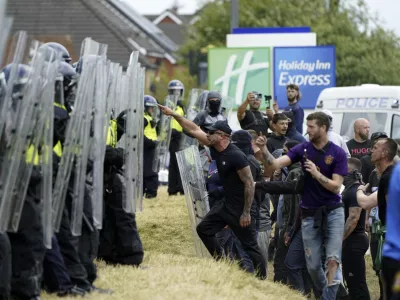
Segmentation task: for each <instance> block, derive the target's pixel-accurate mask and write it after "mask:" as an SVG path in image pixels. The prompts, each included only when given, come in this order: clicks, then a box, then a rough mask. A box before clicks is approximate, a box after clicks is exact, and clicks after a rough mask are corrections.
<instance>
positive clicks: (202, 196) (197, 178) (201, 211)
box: [176, 146, 210, 257]
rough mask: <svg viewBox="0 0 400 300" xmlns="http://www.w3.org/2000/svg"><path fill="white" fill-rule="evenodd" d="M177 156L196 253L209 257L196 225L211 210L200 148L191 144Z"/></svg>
mask: <svg viewBox="0 0 400 300" xmlns="http://www.w3.org/2000/svg"><path fill="white" fill-rule="evenodd" d="M176 158H177V161H178V166H179V172H180V174H181V178H182V185H183V189H184V191H185V200H186V205H187V208H188V214H189V219H190V225H191V228H192V233H193V239H194V246H195V249H196V254H197V256H199V257H209V253H208V251H207V249H206V248H205V246H204V244H203V243H202V241H201V240H200V238H199V236H198V235H197V232H196V226H197V225H198V224H199V223H200V221H201V220H202V219H203V218H204V216H205V215H206V214H207V213H208V211H209V210H210V207H209V203H208V194H207V190H206V184H205V181H204V176H203V172H202V170H201V161H200V154H199V150H198V148H197V147H196V146H190V147H188V148H186V149H184V150H182V151H179V152H177V153H176Z"/></svg>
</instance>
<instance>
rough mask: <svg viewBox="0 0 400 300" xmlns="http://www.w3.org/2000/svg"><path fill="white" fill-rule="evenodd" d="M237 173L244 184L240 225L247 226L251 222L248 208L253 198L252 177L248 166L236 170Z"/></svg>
mask: <svg viewBox="0 0 400 300" xmlns="http://www.w3.org/2000/svg"><path fill="white" fill-rule="evenodd" d="M237 173H238V175H239V177H240V180H242V182H243V184H244V207H243V213H242V215H241V216H240V226H242V227H247V226H249V225H250V223H251V217H250V209H251V204H252V203H253V199H254V179H253V175H252V174H251V170H250V166H247V167H244V168H243V169H240V170H237Z"/></svg>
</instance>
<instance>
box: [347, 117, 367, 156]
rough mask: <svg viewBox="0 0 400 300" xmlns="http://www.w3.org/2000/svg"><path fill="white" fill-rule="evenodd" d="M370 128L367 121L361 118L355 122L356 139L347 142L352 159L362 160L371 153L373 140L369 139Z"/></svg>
mask: <svg viewBox="0 0 400 300" xmlns="http://www.w3.org/2000/svg"><path fill="white" fill-rule="evenodd" d="M370 128H371V127H370V125H369V121H368V120H367V119H363V118H360V119H357V120H355V121H354V139H351V140H350V141H348V142H347V148H349V151H350V155H351V157H355V158H358V159H361V157H363V156H364V155H367V154H368V153H369V150H370V148H371V140H370V139H369V138H368V137H369V130H370Z"/></svg>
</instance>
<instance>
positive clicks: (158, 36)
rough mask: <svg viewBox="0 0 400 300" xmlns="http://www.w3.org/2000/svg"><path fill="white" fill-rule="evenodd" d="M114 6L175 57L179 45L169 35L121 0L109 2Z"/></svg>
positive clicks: (110, 0) (109, 0)
mask: <svg viewBox="0 0 400 300" xmlns="http://www.w3.org/2000/svg"><path fill="white" fill-rule="evenodd" d="M107 2H108V3H110V4H111V5H112V6H114V7H115V8H116V9H117V10H118V11H119V12H120V13H121V14H122V15H123V16H124V17H126V18H127V19H129V20H130V21H131V22H132V23H134V24H135V26H137V27H138V28H140V29H141V30H142V31H143V32H145V33H146V35H147V36H148V37H150V39H151V40H153V41H154V42H155V43H157V45H159V46H160V47H161V48H163V49H164V50H165V51H166V52H168V53H169V54H171V55H173V53H175V52H176V51H177V50H178V45H177V44H176V43H174V42H173V41H172V40H171V39H170V38H169V37H168V36H167V35H165V34H164V32H162V30H160V28H158V27H157V26H156V25H154V24H153V23H152V22H150V21H149V20H148V19H147V18H146V17H144V16H142V15H141V14H139V13H138V12H137V11H136V10H134V9H133V8H132V7H131V6H129V5H128V4H126V3H125V2H123V1H120V0H107Z"/></svg>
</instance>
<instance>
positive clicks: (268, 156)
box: [263, 148, 274, 166]
mask: <svg viewBox="0 0 400 300" xmlns="http://www.w3.org/2000/svg"><path fill="white" fill-rule="evenodd" d="M263 156H264V162H266V163H267V164H268V165H270V166H271V165H272V164H273V163H274V157H273V156H272V155H271V153H269V152H268V150H267V148H265V149H264V150H263Z"/></svg>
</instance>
